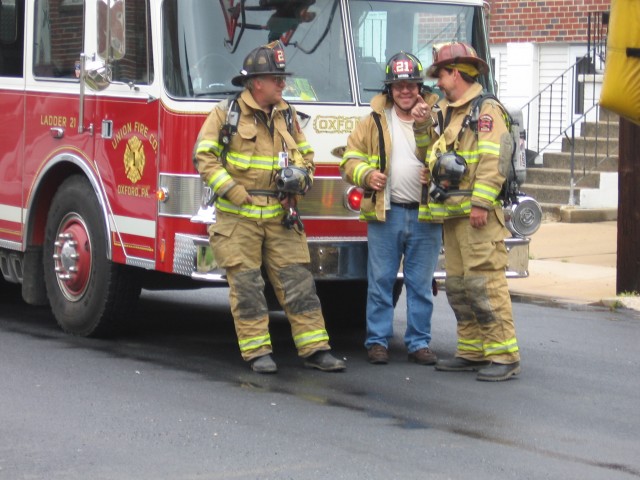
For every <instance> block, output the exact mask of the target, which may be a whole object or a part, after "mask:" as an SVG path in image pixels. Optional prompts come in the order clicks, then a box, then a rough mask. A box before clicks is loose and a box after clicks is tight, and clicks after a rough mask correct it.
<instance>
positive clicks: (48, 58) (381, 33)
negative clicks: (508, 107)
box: [0, 0, 529, 336]
mask: <svg viewBox="0 0 640 480" xmlns="http://www.w3.org/2000/svg"><path fill="white" fill-rule="evenodd" d="M275 39H280V40H281V41H282V43H283V44H284V45H285V48H286V50H285V52H286V58H287V69H288V71H291V72H293V73H294V75H293V76H292V77H289V78H288V80H287V87H286V91H285V98H286V99H287V100H288V101H289V102H290V103H292V104H293V105H295V107H296V110H297V115H298V121H299V123H300V125H301V126H302V128H303V130H304V132H305V134H306V136H307V139H308V140H309V142H310V144H311V145H312V146H313V148H314V150H315V161H316V164H317V171H316V175H315V181H314V185H313V188H312V189H311V191H310V192H309V193H307V195H306V198H304V199H303V201H302V202H301V204H300V215H301V218H302V219H303V221H304V227H305V231H306V233H307V236H308V239H309V247H310V251H311V257H312V261H311V265H310V268H311V269H312V271H313V273H314V276H315V279H316V288H317V290H318V294H319V296H320V298H321V300H322V304H323V308H324V309H325V315H326V316H327V317H328V318H329V317H331V318H333V316H340V315H342V316H343V317H349V318H351V319H357V318H360V319H362V318H363V316H364V309H365V303H366V257H367V243H366V224H365V223H362V222H360V221H359V220H358V210H359V201H360V199H361V197H362V191H361V190H359V189H357V188H354V187H352V186H350V185H348V184H347V183H346V182H344V181H343V179H342V178H341V176H340V174H339V170H338V165H339V163H340V160H341V157H342V153H343V152H344V148H345V146H346V140H347V136H348V134H349V133H350V132H351V131H352V130H353V128H354V126H355V125H356V123H357V122H358V121H359V119H360V118H362V117H363V116H364V115H367V114H368V113H369V105H368V104H369V101H370V99H371V98H372V96H373V95H375V94H376V93H378V92H380V91H381V88H382V81H383V79H384V66H385V64H386V60H387V59H388V58H389V57H390V56H391V55H392V54H394V53H396V52H398V51H400V50H404V51H410V52H412V53H413V54H415V55H416V56H417V57H418V58H419V59H420V60H421V61H422V63H423V64H424V65H425V67H426V66H427V65H429V64H430V63H431V52H432V47H433V45H434V44H436V43H439V42H444V41H452V40H459V41H465V42H468V43H470V44H472V45H473V46H474V47H475V49H476V50H477V51H478V53H479V55H480V56H481V57H482V58H484V59H485V60H486V61H487V62H489V63H490V56H489V51H488V40H487V25H486V12H485V10H484V7H483V2H482V0H438V1H431V0H424V1H422V0H421V1H391V0H378V1H364V0H350V1H347V0H240V1H233V0H224V1H223V0H198V1H195V0H2V1H1V2H0V125H1V126H2V127H1V128H0V265H1V269H2V274H3V278H4V281H5V282H13V283H19V284H21V289H22V297H23V299H24V301H25V302H26V303H28V304H33V305H49V306H50V308H51V311H52V313H53V316H54V317H55V319H56V321H57V322H58V324H59V325H60V327H61V328H62V329H63V330H64V331H66V332H69V333H71V334H75V335H83V336H98V335H106V334H110V333H113V332H114V331H115V330H116V329H117V328H118V327H119V326H121V325H122V324H123V323H126V322H127V321H128V320H127V319H130V318H131V312H132V310H133V307H134V306H135V302H136V300H137V299H138V297H139V295H140V292H141V289H142V288H145V289H179V288H197V287H203V286H224V285H226V280H225V273H224V271H223V270H221V269H220V268H218V267H217V266H216V261H215V258H214V256H213V255H212V253H211V250H210V248H209V242H208V237H207V225H208V224H209V223H211V222H213V221H215V212H214V211H212V209H211V207H209V206H208V205H207V202H206V199H207V198H208V195H209V193H210V192H207V191H206V188H205V187H204V185H203V184H202V182H201V180H200V178H199V176H198V175H197V173H196V172H195V170H194V166H193V163H192V149H193V145H194V143H195V140H196V136H197V134H198V131H199V129H200V127H201V125H202V123H203V121H204V119H205V117H206V115H207V114H208V113H209V112H210V111H211V109H212V108H213V107H214V106H215V104H216V102H219V101H221V100H223V99H226V98H230V96H233V95H235V94H236V93H237V91H238V88H236V87H234V86H233V85H232V84H231V82H230V80H231V78H232V77H233V76H235V75H237V73H238V72H239V70H240V69H241V68H242V61H243V59H244V57H245V56H246V54H247V53H248V52H249V51H250V50H251V49H253V48H255V47H256V46H259V45H263V44H266V43H267V42H269V41H272V40H275ZM480 81H481V82H482V83H483V85H484V86H485V88H486V89H487V90H488V91H493V89H494V80H493V78H492V74H491V73H489V74H487V75H485V76H483V77H482V78H481V79H480ZM203 199H204V200H203ZM516 220H517V219H516ZM510 221H513V218H512V220H510ZM520 223H522V224H523V225H525V227H526V223H527V220H526V219H525V218H524V217H523V220H522V221H521V222H520ZM521 233H522V232H521ZM528 244H529V239H528V238H527V237H526V235H515V234H514V236H513V237H511V238H508V239H507V246H508V249H509V251H510V257H509V262H510V263H509V269H508V275H509V276H510V277H522V276H526V275H527V263H528ZM444 275H445V272H444V270H443V268H442V264H441V265H440V267H439V268H438V272H437V274H436V277H437V278H442V277H444ZM401 280H402V274H401V272H400V273H399V280H398V287H401V284H402V281H401ZM1 281H2V280H0V282H1ZM398 291H399V289H398ZM345 314H346V315H345Z"/></svg>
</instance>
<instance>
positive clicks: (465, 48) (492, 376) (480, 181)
mask: <svg viewBox="0 0 640 480" xmlns="http://www.w3.org/2000/svg"><path fill="white" fill-rule="evenodd" d="M487 71H488V66H487V64H486V63H485V62H484V61H483V60H482V59H480V58H479V57H478V55H477V53H476V51H475V50H474V49H473V48H472V47H471V46H469V45H467V44H465V43H458V42H453V43H446V44H441V45H437V46H434V49H433V64H432V65H431V66H430V67H429V68H428V69H427V72H426V74H427V76H428V77H431V78H436V79H437V86H438V88H439V89H440V90H441V91H442V93H443V94H444V98H443V99H442V100H440V101H439V102H438V103H437V104H436V105H435V106H434V107H433V109H431V108H430V106H429V105H428V104H427V103H426V102H419V103H418V104H417V105H416V106H415V107H414V109H413V110H412V114H413V117H414V119H415V121H416V123H415V126H414V130H415V134H416V141H417V142H418V143H420V144H421V145H425V144H426V145H428V150H426V151H425V155H426V157H427V158H428V159H429V164H430V167H431V169H430V172H431V174H430V175H431V178H430V179H429V178H428V177H427V172H425V173H424V175H423V178H422V180H423V182H424V183H425V184H426V183H430V184H431V186H430V190H431V196H432V198H436V199H437V200H438V202H439V207H438V208H434V214H435V215H439V216H442V217H443V218H444V250H445V264H446V271H447V278H446V281H445V287H446V292H447V299H448V301H449V304H450V306H451V308H452V309H453V311H454V313H455V316H456V320H457V334H458V346H457V351H456V355H455V357H454V358H453V359H450V360H440V361H438V363H437V364H436V367H435V368H436V370H440V371H477V372H478V373H477V377H476V378H477V380H481V381H494V382H497V381H503V380H507V379H509V378H511V377H512V376H514V375H517V374H518V373H520V354H519V351H518V341H517V339H516V332H515V326H514V321H513V312H512V308H511V298H510V296H509V289H508V285H507V279H506V274H505V268H506V266H507V250H506V248H505V243H504V238H505V236H506V235H507V234H508V231H507V229H506V228H505V219H504V215H503V211H502V202H501V198H500V192H501V188H502V185H503V183H504V181H505V172H506V171H507V167H508V165H509V164H508V162H510V160H511V148H510V147H511V145H512V143H511V141H510V139H509V135H510V134H509V130H508V128H507V124H506V121H505V118H504V117H503V113H502V110H501V108H500V106H499V105H498V104H497V102H495V101H492V100H487V101H485V102H483V104H482V107H481V109H480V112H479V116H478V120H477V125H467V126H466V127H464V125H465V124H466V123H468V122H465V118H466V117H467V116H468V115H469V113H470V109H471V102H472V100H473V99H474V98H476V97H477V96H478V95H480V94H481V93H482V91H483V89H482V85H480V84H479V83H478V82H477V81H476V79H477V77H478V75H480V74H483V73H486V72H487Z"/></svg>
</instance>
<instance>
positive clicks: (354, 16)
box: [349, 0, 493, 103]
mask: <svg viewBox="0 0 640 480" xmlns="http://www.w3.org/2000/svg"><path fill="white" fill-rule="evenodd" d="M349 9H350V12H351V30H352V32H353V42H354V50H355V54H356V55H355V56H356V65H357V73H358V88H359V94H360V98H361V100H362V101H363V103H367V102H368V101H369V100H370V99H371V98H372V97H373V95H375V94H376V93H379V92H380V90H381V88H382V82H383V80H384V76H385V72H384V69H385V65H386V62H387V60H388V59H389V58H390V57H391V56H392V55H394V54H395V53H398V52H399V51H401V50H403V51H405V52H410V53H413V54H414V55H416V56H417V57H418V59H419V60H420V61H421V63H422V65H423V67H424V68H425V69H426V68H427V67H428V66H429V65H430V64H431V61H432V48H433V45H434V44H438V43H442V42H449V41H454V40H457V41H460V42H467V43H470V44H472V45H473V46H474V47H475V48H476V50H477V51H478V54H479V55H480V56H481V57H482V58H484V59H485V60H487V58H488V56H489V55H488V50H487V49H488V46H487V43H486V36H485V35H484V32H485V25H484V21H483V16H482V10H481V9H480V7H478V6H471V5H468V4H467V5H465V4H464V3H463V2H460V3H458V4H454V3H440V4H437V3H419V2H411V3H410V4H409V3H408V2H390V1H377V2H372V1H363V0H352V1H350V2H349ZM434 83H435V81H434V80H431V79H426V80H425V84H427V85H433V84H434ZM481 83H483V84H485V87H490V88H491V90H492V89H493V87H492V84H493V82H491V81H490V80H489V78H488V77H487V78H483V79H481Z"/></svg>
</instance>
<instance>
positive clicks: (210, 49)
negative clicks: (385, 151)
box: [163, 0, 353, 103]
mask: <svg viewBox="0 0 640 480" xmlns="http://www.w3.org/2000/svg"><path fill="white" fill-rule="evenodd" d="M243 7H244V8H243ZM339 7H340V6H339V1H338V0H318V1H310V0H302V1H286V2H283V1H274V0H259V1H258V0H253V1H246V2H233V1H228V0H227V1H220V0H199V1H198V6H197V8H194V4H193V2H192V1H191V0H166V1H165V2H164V3H163V19H164V23H163V42H164V82H165V86H166V89H167V92H168V93H169V94H170V95H171V96H173V97H175V98H202V99H206V100H210V99H212V98H224V97H225V96H226V95H229V94H230V93H231V92H234V91H238V88H237V87H234V86H232V84H231V78H233V77H234V76H235V75H237V74H238V72H239V71H240V70H241V68H242V62H243V60H244V58H245V56H246V55H247V53H248V52H249V51H251V50H252V49H254V48H255V47H257V46H259V45H264V44H266V43H268V42H269V41H271V40H273V39H278V38H281V39H283V43H284V44H285V45H286V50H285V54H286V60H287V67H286V68H287V71H290V72H293V73H294V75H293V76H292V77H289V78H288V79H287V88H286V90H285V92H284V96H285V98H287V99H289V100H295V101H299V102H331V103H337V102H353V94H352V91H351V87H350V80H349V74H348V66H347V54H346V52H347V47H346V44H345V36H344V33H343V30H342V16H341V15H342V14H341V9H340V8H339ZM221 9H222V11H221Z"/></svg>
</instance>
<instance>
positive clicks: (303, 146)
mask: <svg viewBox="0 0 640 480" xmlns="http://www.w3.org/2000/svg"><path fill="white" fill-rule="evenodd" d="M298 150H299V151H300V153H302V154H303V155H304V154H305V153H310V152H313V148H311V145H309V142H301V143H299V144H298Z"/></svg>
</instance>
